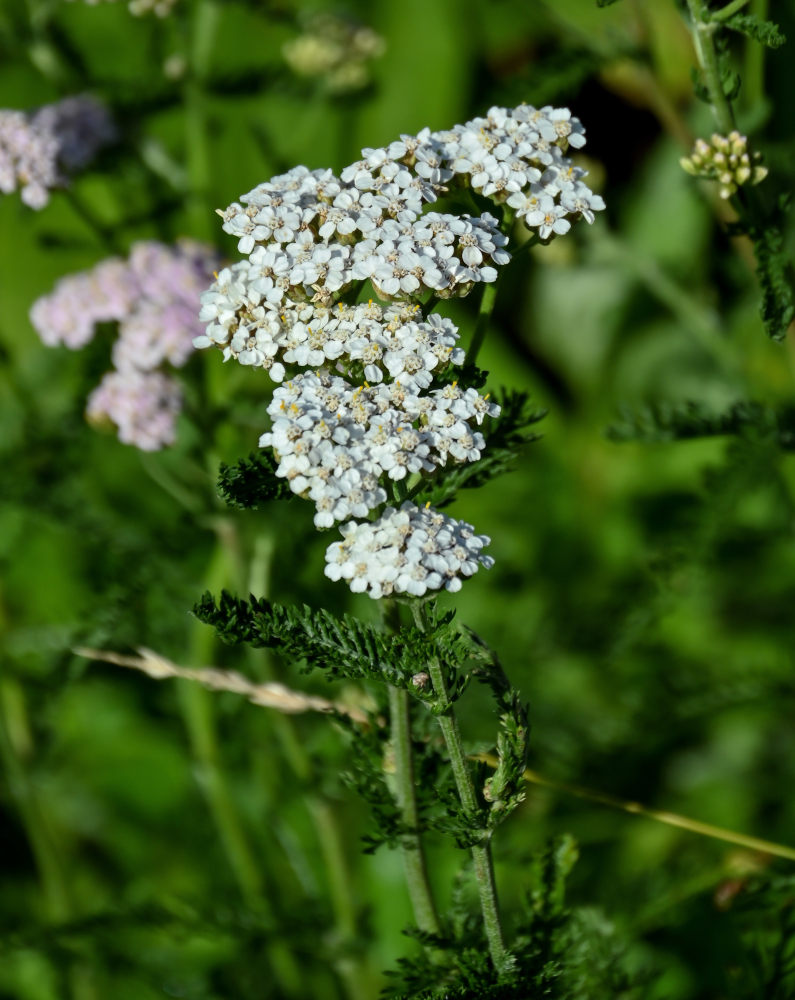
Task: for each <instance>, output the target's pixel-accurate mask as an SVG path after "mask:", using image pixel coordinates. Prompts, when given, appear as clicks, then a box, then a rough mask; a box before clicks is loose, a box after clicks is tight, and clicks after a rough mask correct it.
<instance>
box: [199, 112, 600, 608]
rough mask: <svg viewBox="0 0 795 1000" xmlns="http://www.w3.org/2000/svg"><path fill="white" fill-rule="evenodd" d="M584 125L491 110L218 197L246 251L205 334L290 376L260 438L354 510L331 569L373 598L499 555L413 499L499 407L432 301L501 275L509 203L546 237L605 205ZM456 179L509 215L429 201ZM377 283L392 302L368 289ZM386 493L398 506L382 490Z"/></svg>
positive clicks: (289, 470)
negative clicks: (365, 291)
mask: <svg viewBox="0 0 795 1000" xmlns="http://www.w3.org/2000/svg"><path fill="white" fill-rule="evenodd" d="M584 141H585V139H584V135H583V129H582V126H581V125H580V123H579V121H578V120H577V119H576V118H573V117H572V116H571V114H570V112H569V111H568V110H566V109H554V108H549V107H547V108H542V109H540V110H536V109H535V108H531V107H529V106H527V105H523V106H521V107H519V108H515V109H512V110H506V109H504V108H492V109H491V110H490V111H489V113H488V115H487V116H486V117H485V118H476V119H474V120H473V121H471V122H467V124H466V125H460V126H456V127H455V128H454V129H451V130H449V131H446V132H430V131H429V130H428V129H424V130H423V131H422V132H420V133H419V134H418V135H416V136H410V135H404V136H401V137H400V139H398V140H396V141H395V142H392V143H390V144H389V145H388V146H386V147H383V148H380V149H365V150H363V151H362V158H361V159H360V160H358V161H357V162H356V163H353V164H351V165H350V166H348V167H346V168H345V169H344V170H342V172H341V173H340V175H339V176H337V175H335V174H334V173H333V172H332V171H330V170H309V169H308V168H306V167H295V168H294V169H292V170H290V171H288V172H287V173H286V174H282V175H280V176H278V177H274V178H272V179H271V180H269V181H267V182H265V183H263V184H260V185H258V186H257V187H256V188H254V189H253V190H252V191H249V192H248V194H246V195H243V196H242V197H241V198H240V201H239V202H234V203H233V204H232V205H230V206H229V207H228V208H227V209H225V210H224V211H222V212H219V214H220V215H221V217H222V218H223V228H224V230H225V231H226V232H228V233H230V234H232V235H234V236H236V237H237V238H238V248H239V250H240V251H241V253H243V254H245V255H246V258H245V259H243V260H241V261H239V262H238V263H236V264H233V265H231V266H230V267H227V268H224V270H222V271H221V272H220V274H218V276H217V278H216V281H215V283H214V284H213V285H212V286H211V287H210V288H209V289H208V290H207V291H206V292H205V293H204V294H203V295H202V309H201V313H200V318H201V320H202V322H204V323H206V330H205V333H204V335H203V336H201V337H198V338H197V339H196V341H195V344H196V346H197V347H210V346H214V347H218V348H220V349H221V350H222V351H223V355H224V359H225V360H228V359H229V358H234V359H236V360H237V361H239V362H240V363H241V364H244V365H253V366H256V367H261V368H264V369H265V370H266V371H268V373H269V375H270V377H271V379H272V380H273V381H274V382H276V383H280V385H279V387H278V388H277V389H276V390H275V392H274V396H273V401H272V403H271V405H270V406H269V408H268V414H269V415H270V417H271V419H272V429H271V430H270V431H267V432H266V433H265V434H263V435H262V437H261V438H260V445H261V446H263V447H271V448H273V450H274V452H275V454H276V458H277V462H278V464H277V469H276V474H277V475H278V476H280V477H284V478H286V479H287V481H288V483H289V486H290V489H291V490H292V491H293V492H294V493H296V494H298V495H300V496H302V497H304V498H306V499H308V500H311V501H312V502H313V503H314V505H315V518H314V520H315V525H316V526H317V527H318V528H330V527H332V526H333V525H334V524H335V523H337V522H342V521H345V519H346V518H352V519H353V520H350V521H348V523H346V524H344V526H343V527H342V529H341V530H342V534H343V539H344V540H343V541H342V542H337V543H333V544H332V545H331V546H330V547H329V549H328V552H327V557H326V558H327V566H326V574H327V575H328V576H329V577H330V578H331V579H334V580H338V579H344V580H346V581H347V582H348V583H349V584H350V586H351V589H352V590H355V591H362V592H367V593H368V594H370V596H371V597H382V596H385V595H387V594H411V595H413V596H422V595H423V594H425V593H426V592H427V591H429V590H438V589H441V588H446V589H447V590H458V589H459V588H460V586H461V577H466V576H471V575H472V573H474V572H475V571H476V570H477V568H478V566H486V567H488V566H490V565H491V563H492V560H491V559H490V558H489V557H487V556H485V555H483V554H482V552H481V549H482V548H483V546H484V545H485V544H486V543H487V542H488V539H487V538H486V537H485V536H482V535H476V534H475V533H474V529H473V528H472V527H471V526H470V525H468V524H465V523H464V522H459V521H456V520H455V519H454V518H451V517H448V516H447V515H446V514H442V513H440V512H438V511H435V510H431V509H428V508H420V507H418V506H416V505H415V504H413V503H411V501H410V498H411V497H412V496H414V495H415V494H416V493H417V492H419V490H420V489H421V487H422V481H423V477H427V476H431V475H434V474H435V473H438V470H439V469H441V468H443V467H445V466H446V465H448V464H455V463H466V462H474V461H477V460H478V459H479V458H480V456H481V453H482V451H483V449H484V447H485V445H486V442H485V440H484V437H483V434H482V433H481V431H480V430H478V429H477V425H480V424H481V423H482V421H483V419H484V418H485V417H487V416H488V417H496V416H498V415H499V407H498V406H496V405H495V404H494V403H491V402H489V397H488V396H481V395H480V394H479V393H478V392H477V391H476V390H475V389H474V388H462V387H460V386H459V385H458V383H457V382H456V381H453V371H452V370H451V366H453V367H454V366H456V365H461V364H462V363H463V362H464V357H465V356H464V352H463V351H462V350H461V349H460V348H459V347H458V346H457V344H458V339H459V334H458V330H457V328H456V327H455V325H454V323H453V322H452V321H451V320H450V319H446V318H443V317H441V316H438V315H436V314H434V313H432V312H430V311H428V309H427V308H426V307H427V306H428V303H429V301H430V300H431V299H434V298H435V299H445V298H449V297H450V296H454V295H455V296H461V295H466V294H468V293H469V292H470V291H471V290H472V289H473V288H474V286H475V285H476V284H477V283H479V282H493V281H495V280H496V279H497V268H499V267H500V266H502V265H504V264H507V263H508V261H509V260H510V255H509V253H508V251H507V249H506V247H507V243H508V236H507V232H506V231H504V230H507V228H508V226H509V223H510V221H511V220H512V218H513V217H514V216H518V217H520V218H521V219H522V220H523V221H524V223H525V225H527V226H529V227H531V228H534V229H536V230H537V234H538V237H539V238H540V239H548V238H551V237H553V236H555V235H560V234H563V233H565V232H566V231H567V230H568V229H569V228H570V226H571V221H573V220H575V219H577V218H584V219H586V220H587V221H588V222H592V221H593V218H594V212H595V211H599V210H601V209H602V208H604V202H603V201H602V199H601V198H600V197H599V196H598V195H595V194H593V192H591V191H590V189H589V188H588V187H587V186H586V185H585V183H584V182H583V180H582V177H583V176H584V171H583V170H581V169H580V168H579V167H577V166H575V165H574V164H573V163H572V162H571V161H570V160H569V159H568V158H567V156H566V155H565V154H566V150H567V149H568V148H569V146H571V147H574V148H578V147H580V146H582V145H583V143H584ZM453 187H458V188H461V189H465V188H467V187H468V188H471V189H472V190H474V191H475V192H476V193H477V194H478V195H481V196H484V197H487V198H490V199H491V200H492V201H493V202H494V203H495V204H496V205H498V206H501V208H500V211H501V213H502V226H501V223H500V221H499V220H498V219H497V217H495V216H494V215H491V214H489V213H488V212H484V213H483V214H481V215H479V216H472V215H465V214H449V213H443V212H438V211H436V210H433V211H425V209H426V207H428V206H429V205H432V204H433V203H435V202H436V201H437V200H438V199H439V197H440V196H442V195H444V194H445V193H447V192H448V191H449V190H451V189H452V188H453ZM366 282H369V284H370V285H371V286H372V288H373V290H374V292H375V294H376V295H377V296H378V297H379V298H380V299H381V300H382V302H381V303H374V302H373V301H372V300H370V301H369V302H368V303H366V304H365V303H359V304H357V303H356V301H355V299H356V297H357V295H358V293H359V292H360V290H361V288H362V287H363V286H364V284H365V283H366ZM285 380H286V381H285ZM282 383H283V384H282ZM390 495H393V496H395V497H400V498H401V499H403V500H404V502H403V503H402V505H401V507H400V509H399V510H397V509H395V508H393V507H389V506H384V505H386V504H388V503H389V500H390ZM406 497H408V498H409V499H405V498H406ZM381 508H383V509H381ZM379 511H380V515H379ZM368 518H374V520H366V519H368Z"/></svg>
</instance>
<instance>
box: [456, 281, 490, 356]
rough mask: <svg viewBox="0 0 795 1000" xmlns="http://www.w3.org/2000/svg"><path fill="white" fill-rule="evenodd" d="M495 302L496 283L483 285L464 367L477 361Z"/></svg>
mask: <svg viewBox="0 0 795 1000" xmlns="http://www.w3.org/2000/svg"><path fill="white" fill-rule="evenodd" d="M496 301H497V283H496V282H492V283H491V284H489V285H485V286H484V288H483V295H482V297H481V300H480V308H479V309H478V318H477V321H476V322H475V330H474V332H473V334H472V340H471V341H470V343H469V348H468V349H467V353H466V358H465V359H464V364H465V365H473V364H474V363H475V361H476V360H477V356H478V354H479V353H480V348H481V347H482V346H483V341H484V340H485V339H486V331H487V330H488V328H489V320H490V319H491V314H492V313H493V312H494V304H495V303H496Z"/></svg>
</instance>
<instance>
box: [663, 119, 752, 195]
mask: <svg viewBox="0 0 795 1000" xmlns="http://www.w3.org/2000/svg"><path fill="white" fill-rule="evenodd" d="M760 159H761V155H760V154H759V153H749V152H748V139H747V138H746V137H745V136H744V135H740V133H739V132H737V131H734V132H730V133H729V134H728V135H726V136H723V135H718V134H717V133H715V134H714V135H713V136H712V138H711V139H710V141H709V142H705V141H704V139H696V144H695V146H694V147H693V152H692V153H691V154H690V156H685V157H683V158H682V159H681V160H680V161H679V162H680V163H681V165H682V168H683V169H684V170H686V171H687V172H688V173H689V174H692V175H693V176H694V177H704V178H705V179H707V180H716V181H718V182H719V184H720V196H721V198H731V196H732V195H733V194H734V193H735V192H736V191H737V188H738V187H742V186H743V184H747V183H748V182H749V181H750V183H751V184H758V183H759V182H760V181H763V180H764V179H765V177H767V167H763V166H762V165H761V164H760V162H759V161H760Z"/></svg>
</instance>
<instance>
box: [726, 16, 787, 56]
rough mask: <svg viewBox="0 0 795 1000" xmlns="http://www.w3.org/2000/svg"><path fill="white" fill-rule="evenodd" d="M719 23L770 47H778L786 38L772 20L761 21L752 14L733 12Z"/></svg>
mask: <svg viewBox="0 0 795 1000" xmlns="http://www.w3.org/2000/svg"><path fill="white" fill-rule="evenodd" d="M720 23H721V24H723V25H725V27H727V28H732V29H733V30H734V31H739V32H741V33H742V34H743V35H746V36H747V37H748V38H752V39H753V40H754V41H755V42H760V43H761V44H762V45H766V46H767V47H768V48H770V49H778V48H780V47H781V46H782V45H783V44H784V43H785V42H786V40H787V36H786V35H784V34H783V33H782V31H781V29H780V28H779V26H778V25H777V24H776V23H775V22H774V21H763V20H762V19H761V18H759V17H756V16H755V15H753V14H733V15H732V16H731V17H727V18H726V20H725V21H721V22H720Z"/></svg>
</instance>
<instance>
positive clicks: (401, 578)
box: [326, 503, 494, 597]
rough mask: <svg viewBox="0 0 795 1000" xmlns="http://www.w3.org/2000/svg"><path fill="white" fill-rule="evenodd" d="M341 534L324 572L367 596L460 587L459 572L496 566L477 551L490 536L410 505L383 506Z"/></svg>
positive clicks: (418, 593) (419, 594)
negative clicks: (371, 517)
mask: <svg viewBox="0 0 795 1000" xmlns="http://www.w3.org/2000/svg"><path fill="white" fill-rule="evenodd" d="M342 536H343V540H342V541H341V542H334V543H333V544H331V545H330V546H329V547H328V550H327V552H326V576H327V577H329V579H331V580H340V579H342V580H346V581H347V582H348V584H349V586H350V588H351V590H352V591H353V592H354V593H361V592H364V591H366V592H367V593H368V594H369V595H370V596H371V597H390V596H391V595H392V594H410V595H412V596H413V597H422V596H423V594H425V593H426V592H427V591H428V590H441V588H442V587H445V588H446V589H447V590H450V591H456V590H460V589H461V577H462V576H464V577H468V576H472V574H473V573H476V572H477V570H478V567H479V566H484V567H485V568H486V569H489V568H490V567H491V566H493V565H494V560H493V559H492V558H491V556H486V555H483V554H482V552H481V549H482V548H483V547H484V546H485V545H488V543H489V538H488V536H486V535H476V534H475V529H474V528H473V527H472V525H471V524H467V523H466V521H456V520H455V519H454V518H452V517H447V516H446V515H445V514H442V513H440V512H439V511H438V510H432V509H431V508H430V507H417V506H416V505H415V504H413V503H403V504H401V505H400V509H399V510H396V509H395V508H394V507H387V509H386V510H385V511H384V514H383V516H382V517H381V518H379V520H378V521H375V522H369V521H365V522H364V523H362V524H357V523H356V522H355V521H351V522H350V523H349V524H346V525H345V527H344V528H343V529H342Z"/></svg>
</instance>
